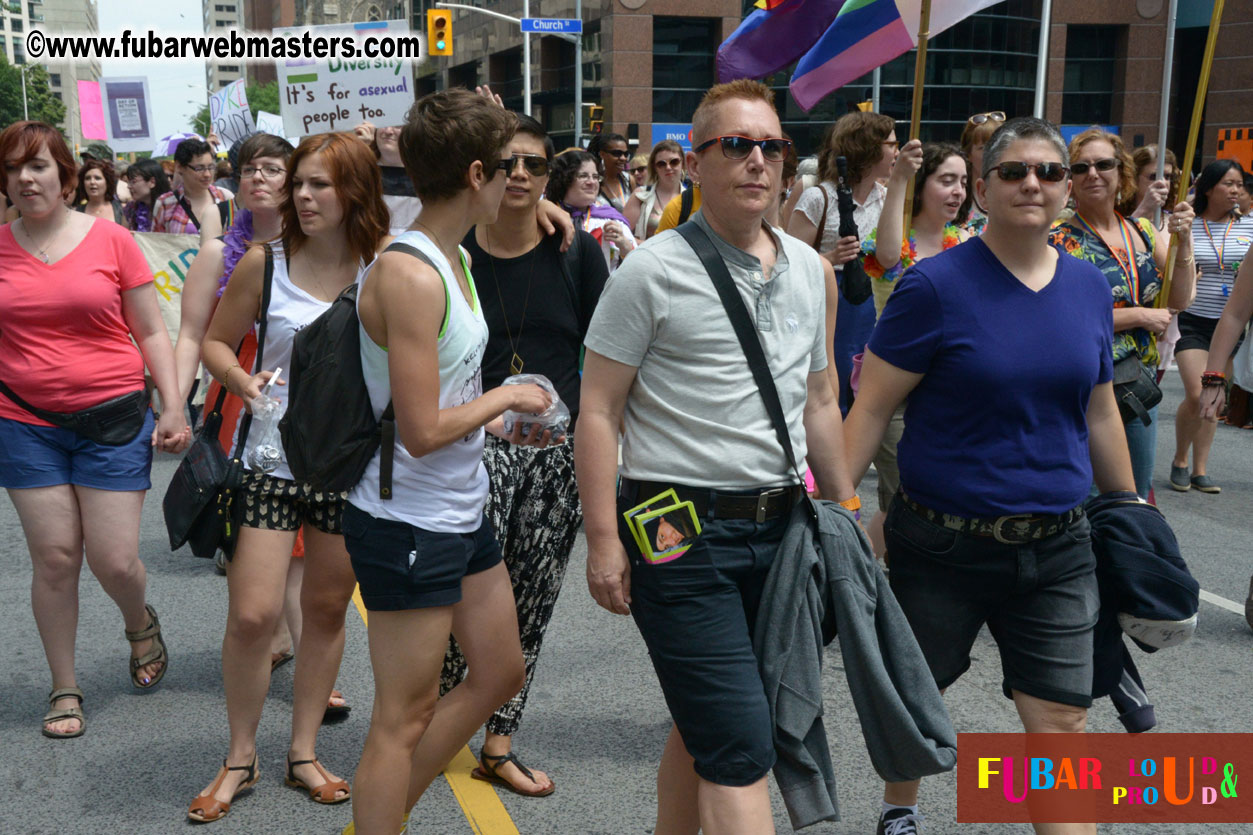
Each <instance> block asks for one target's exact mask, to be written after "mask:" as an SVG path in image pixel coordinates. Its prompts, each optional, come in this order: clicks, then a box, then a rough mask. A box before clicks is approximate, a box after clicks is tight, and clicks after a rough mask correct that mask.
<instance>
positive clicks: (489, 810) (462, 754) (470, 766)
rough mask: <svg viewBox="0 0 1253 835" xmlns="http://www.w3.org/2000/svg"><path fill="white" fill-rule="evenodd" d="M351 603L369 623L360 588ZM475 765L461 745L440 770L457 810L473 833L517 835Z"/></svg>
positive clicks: (353, 594)
mask: <svg viewBox="0 0 1253 835" xmlns="http://www.w3.org/2000/svg"><path fill="white" fill-rule="evenodd" d="M352 602H353V604H354V605H355V606H356V607H357V612H358V613H359V614H360V615H361V620H362V622H363V623H366V624H367V625H368V624H369V617H368V616H367V615H366V611H365V602H364V601H363V600H362V599H361V588H360V587H359V586H358V587H355V588H353V590H352ZM477 765H478V761H477V760H476V759H474V754H472V753H471V752H470V748H469V746H466V747H464V748H462V749H461V750H460V751H459V752H458V753H457V756H455V757H453V758H452V762H450V763H449V764H448V767H447V768H446V769H444V779H445V780H447V781H448V787H449V788H451V789H452V793H453V796H454V797H456V798H457V803H459V804H460V805H461V811H462V813H463V814H465V816H466V821H467V822H469V824H470V829H472V830H474V835H519V833H518V827H517V826H515V825H514V823H513V819H512V818H510V817H509V813H508V812H507V811H505V804H503V803H501V802H500V797H499V796H498V795H497V794H496V790H495V789H494V788H492V785H491V784H490V783H486V782H484V781H482V780H475V779H474V778H473V777H471V776H470V772H471V771H473V770H474V768H475V767H476V766H477Z"/></svg>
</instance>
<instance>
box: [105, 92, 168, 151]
mask: <svg viewBox="0 0 1253 835" xmlns="http://www.w3.org/2000/svg"><path fill="white" fill-rule="evenodd" d="M100 98H101V100H102V102H103V104H104V121H105V127H106V128H107V130H108V134H109V144H110V145H111V146H112V147H113V150H114V151H150V150H152V140H153V139H154V138H155V137H153V135H152V108H151V100H150V99H149V98H148V79H147V78H146V77H141V78H102V79H100Z"/></svg>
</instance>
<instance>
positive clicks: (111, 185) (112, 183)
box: [74, 157, 117, 203]
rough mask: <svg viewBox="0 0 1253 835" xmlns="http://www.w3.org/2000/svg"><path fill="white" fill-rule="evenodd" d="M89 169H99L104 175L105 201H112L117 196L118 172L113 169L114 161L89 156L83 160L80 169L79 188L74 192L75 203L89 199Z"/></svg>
mask: <svg viewBox="0 0 1253 835" xmlns="http://www.w3.org/2000/svg"><path fill="white" fill-rule="evenodd" d="M88 171H99V172H100V174H101V176H103V177H104V199H105V202H111V201H112V200H113V199H114V198H116V197H117V172H116V171H114V170H113V163H111V162H106V161H105V160H102V159H96V158H95V157H89V158H88V159H85V160H83V164H82V167H80V168H79V169H78V188H77V189H76V190H75V192H74V202H75V203H83V202H86V200H87V184H86V181H87V172H88Z"/></svg>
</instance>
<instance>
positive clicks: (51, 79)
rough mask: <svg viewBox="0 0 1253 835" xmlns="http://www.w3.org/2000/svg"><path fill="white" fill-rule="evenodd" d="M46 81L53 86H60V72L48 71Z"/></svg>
mask: <svg viewBox="0 0 1253 835" xmlns="http://www.w3.org/2000/svg"><path fill="white" fill-rule="evenodd" d="M48 83H49V84H51V85H52V86H53V87H60V86H61V73H59V72H50V73H48Z"/></svg>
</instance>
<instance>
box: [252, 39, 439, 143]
mask: <svg viewBox="0 0 1253 835" xmlns="http://www.w3.org/2000/svg"><path fill="white" fill-rule="evenodd" d="M362 30H372V31H362ZM306 31H308V32H312V33H314V34H315V35H327V36H333V35H357V36H360V35H363V34H368V35H376V36H384V35H406V34H408V32H409V23H408V21H404V20H383V21H372V22H368V23H354V24H342V25H341V24H335V25H330V26H300V27H291V28H287V29H275V30H274V34H275V35H277V36H299V35H302V34H303V33H304V32H306ZM412 63H413V62H412V61H410V60H407V59H400V58H360V59H347V58H327V59H325V60H322V59H318V60H314V59H311V58H293V59H289V60H285V61H284V60H280V61H278V62H277V64H278V95H279V103H280V105H281V110H282V112H283V129H284V131H285V133H286V135H287V136H291V137H299V136H308V135H309V134H313V133H325V132H327V131H344V130H352V129H353V127H355V126H356V125H358V124H360V123H361V122H363V121H370V122H373V123H374V124H375V125H378V126H380V127H381V126H385V125H399V124H402V123H403V122H404V120H405V113H406V112H408V110H409V107H410V106H411V105H412V104H413V102H414V95H413V70H412V68H411V65H412Z"/></svg>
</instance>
